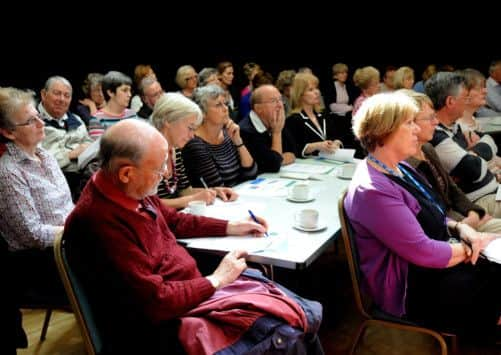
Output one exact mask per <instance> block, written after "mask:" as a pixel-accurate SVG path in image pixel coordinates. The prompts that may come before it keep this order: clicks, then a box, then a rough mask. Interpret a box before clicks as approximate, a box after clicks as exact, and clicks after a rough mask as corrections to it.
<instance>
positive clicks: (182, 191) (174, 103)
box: [152, 93, 238, 208]
mask: <svg viewBox="0 0 501 355" xmlns="http://www.w3.org/2000/svg"><path fill="white" fill-rule="evenodd" d="M152 123H153V126H155V128H156V129H158V130H159V131H160V132H161V133H162V135H163V136H164V137H165V139H166V140H167V142H168V143H169V147H170V148H171V153H170V154H169V164H170V171H171V176H170V177H169V179H167V180H163V181H162V182H161V183H160V185H159V187H158V196H159V197H160V198H161V199H162V202H163V203H164V204H165V205H167V206H170V207H174V208H185V207H186V206H187V205H188V203H189V202H190V201H193V200H203V201H205V202H206V203H207V204H211V203H213V202H214V199H215V198H216V196H218V197H220V198H221V199H222V200H223V201H233V200H236V199H237V197H238V195H237V194H236V193H235V192H234V191H233V190H232V189H231V188H227V187H216V188H214V189H205V188H192V187H191V184H190V181H189V180H188V176H187V175H186V170H185V167H184V163H183V158H182V156H181V151H180V149H181V148H183V147H184V146H185V145H186V143H188V141H190V140H191V139H192V138H193V135H194V132H195V130H196V128H197V127H198V126H199V125H200V124H201V123H202V111H201V110H200V108H199V107H198V105H197V104H195V103H194V102H193V101H192V100H190V99H188V98H187V97H185V96H183V95H182V94H179V93H168V94H164V95H162V96H161V97H160V98H159V99H158V101H157V103H156V104H155V108H154V110H153V114H152Z"/></svg>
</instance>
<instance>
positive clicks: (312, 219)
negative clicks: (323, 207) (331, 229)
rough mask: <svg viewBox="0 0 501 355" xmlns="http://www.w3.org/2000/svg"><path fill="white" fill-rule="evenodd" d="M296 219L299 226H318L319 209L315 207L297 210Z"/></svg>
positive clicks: (310, 227) (309, 227)
mask: <svg viewBox="0 0 501 355" xmlns="http://www.w3.org/2000/svg"><path fill="white" fill-rule="evenodd" d="M294 220H295V223H296V225H297V226H299V227H303V228H308V229H312V228H316V227H317V226H318V211H317V210H314V209H305V210H301V211H298V212H296V214H295V215H294Z"/></svg>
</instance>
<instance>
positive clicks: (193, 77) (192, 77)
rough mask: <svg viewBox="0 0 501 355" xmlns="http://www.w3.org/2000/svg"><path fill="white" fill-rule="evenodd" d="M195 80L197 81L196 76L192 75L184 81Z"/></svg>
mask: <svg viewBox="0 0 501 355" xmlns="http://www.w3.org/2000/svg"><path fill="white" fill-rule="evenodd" d="M195 79H198V75H192V76H189V77H187V78H186V79H184V80H186V81H188V80H195Z"/></svg>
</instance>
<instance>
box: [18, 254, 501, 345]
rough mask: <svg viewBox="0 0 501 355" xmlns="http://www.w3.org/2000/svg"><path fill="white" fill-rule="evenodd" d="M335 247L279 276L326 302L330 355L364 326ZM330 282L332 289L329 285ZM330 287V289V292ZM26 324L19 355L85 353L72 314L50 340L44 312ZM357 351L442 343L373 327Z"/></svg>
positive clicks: (56, 324) (59, 318)
mask: <svg viewBox="0 0 501 355" xmlns="http://www.w3.org/2000/svg"><path fill="white" fill-rule="evenodd" d="M342 249H343V248H342V245H341V248H340V250H341V252H339V253H336V252H335V251H334V250H333V249H331V250H329V251H328V252H327V253H325V254H324V255H323V256H322V257H321V258H320V259H319V260H318V262H316V263H315V264H314V265H313V266H312V267H311V268H310V269H308V271H307V272H305V273H303V274H300V275H299V277H298V275H297V274H292V273H289V272H280V271H279V272H276V278H277V279H279V280H280V282H281V283H284V284H287V286H289V287H290V288H293V289H294V288H295V287H297V285H298V284H300V285H301V289H304V291H303V292H302V293H300V292H298V293H300V294H301V295H305V296H307V297H310V298H314V299H318V300H319V301H321V302H322V304H323V305H324V320H323V324H322V328H321V330H320V338H321V341H322V344H323V346H324V350H325V353H326V354H333V355H337V354H348V353H349V349H350V347H351V344H352V339H353V336H354V334H355V332H356V330H357V328H358V326H359V324H360V318H358V317H357V316H356V312H355V308H354V303H353V296H352V292H351V284H350V278H349V273H348V267H347V264H346V261H345V259H344V255H343V252H342ZM327 285H328V287H327ZM326 289H329V290H331V291H330V292H326V291H325V290H326ZM23 315H24V318H23V325H24V328H25V330H26V332H27V334H28V337H29V347H28V349H19V350H18V354H20V355H25V354H26V355H27V354H40V355H42V354H51V355H58V354H64V355H80V354H85V351H84V348H83V343H82V338H81V336H80V332H79V329H78V326H77V324H76V321H75V318H74V317H73V314H72V313H69V312H59V311H56V312H55V313H54V314H53V316H52V319H51V322H50V327H49V330H48V333H47V339H46V340H45V341H44V342H40V341H39V337H40V329H41V327H42V322H43V317H44V311H41V310H23ZM356 354H385V355H393V354H409V355H412V354H438V346H437V345H436V344H435V342H434V340H433V339H432V338H430V337H429V336H421V335H419V334H416V333H414V332H402V331H394V330H388V329H386V328H381V327H372V328H369V329H368V330H367V331H366V333H365V336H364V337H363V339H362V340H361V342H360V344H359V346H358V347H357V350H356ZM460 354H461V355H473V354H482V355H495V354H499V355H501V346H499V347H496V346H485V347H478V346H472V345H468V344H461V345H460Z"/></svg>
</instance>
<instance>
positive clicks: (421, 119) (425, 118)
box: [415, 113, 437, 122]
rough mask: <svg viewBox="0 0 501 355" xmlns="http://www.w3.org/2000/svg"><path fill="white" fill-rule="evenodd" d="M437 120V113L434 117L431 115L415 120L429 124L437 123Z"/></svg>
mask: <svg viewBox="0 0 501 355" xmlns="http://www.w3.org/2000/svg"><path fill="white" fill-rule="evenodd" d="M435 120H437V114H436V113H434V114H433V115H430V116H428V117H420V118H416V119H415V121H428V122H431V121H435Z"/></svg>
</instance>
